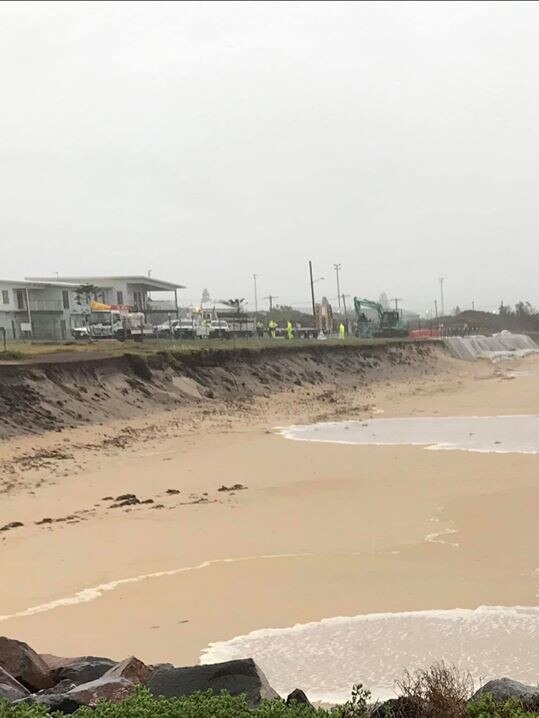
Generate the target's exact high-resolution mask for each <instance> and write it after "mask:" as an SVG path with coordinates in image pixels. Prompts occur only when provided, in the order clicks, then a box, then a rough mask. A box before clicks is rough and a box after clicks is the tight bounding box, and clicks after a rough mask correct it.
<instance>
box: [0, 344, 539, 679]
mask: <svg viewBox="0 0 539 718" xmlns="http://www.w3.org/2000/svg"><path fill="white" fill-rule="evenodd" d="M538 368H539V360H538V359H537V358H536V357H529V358H527V359H524V360H520V361H518V362H511V363H508V364H506V365H504V366H502V367H501V366H499V365H498V366H497V367H493V366H491V365H489V364H487V363H484V362H481V363H477V364H471V363H470V364H468V363H463V362H457V361H456V360H455V361H453V360H447V362H445V363H444V364H443V367H442V368H441V370H440V373H439V374H433V375H432V376H430V377H429V378H422V379H415V380H412V379H410V380H407V381H405V382H393V381H392V380H391V378H390V377H388V379H387V381H385V382H381V383H379V384H378V385H376V386H375V387H371V391H370V392H369V393H368V394H366V392H365V390H364V389H359V390H358V391H357V392H356V393H354V395H353V396H351V395H350V392H348V393H347V395H346V396H345V397H343V396H340V395H339V393H338V391H337V392H335V395H336V396H337V397H338V401H337V402H336V404H335V405H332V406H331V407H329V408H328V407H327V406H326V404H323V403H322V402H321V400H320V398H319V397H318V398H317V396H316V395H309V396H307V394H306V391H305V390H304V389H301V388H298V390H297V391H295V392H293V393H286V394H283V395H280V396H279V397H275V398H273V399H269V400H268V399H259V400H257V401H256V402H255V403H254V404H253V405H252V406H249V407H246V408H245V409H244V410H242V411H241V412H237V411H234V410H229V411H228V413H223V414H221V415H219V416H216V415H214V414H212V413H207V414H204V413H203V412H201V411H200V410H197V411H195V410H193V411H192V412H191V413H190V414H189V413H185V412H184V413H183V414H182V419H181V421H180V430H178V429H177V427H176V430H175V431H174V432H170V431H168V428H169V427H170V426H171V425H172V424H173V422H174V418H175V417H177V414H176V413H174V412H170V413H168V414H163V415H161V416H152V417H151V419H148V420H147V421H146V423H151V424H152V425H153V426H154V427H156V426H157V427H158V429H159V427H160V430H156V431H152V432H151V434H150V435H149V436H148V438H147V439H145V438H144V425H145V422H144V420H139V421H138V422H130V427H131V430H133V431H136V432H139V431H140V432H142V433H140V434H137V437H138V438H137V441H136V442H135V444H131V445H129V446H128V447H126V448H123V449H122V448H121V447H115V446H114V445H112V446H109V447H108V448H107V450H106V453H105V452H103V451H102V450H99V448H92V449H89V448H84V447H85V442H86V443H87V442H88V434H89V433H90V434H95V436H100V437H103V436H105V435H106V434H107V433H108V434H109V435H110V434H113V433H115V432H116V433H117V432H120V431H121V430H122V428H125V427H124V426H123V425H122V424H120V423H119V422H116V423H115V424H114V425H111V426H110V427H99V428H96V429H88V430H86V431H85V430H82V429H77V430H73V431H72V432H69V434H67V433H66V432H65V433H64V434H63V435H62V438H61V439H59V437H58V436H57V435H46V436H43V437H41V438H34V439H29V438H25V439H19V440H13V441H10V442H5V443H4V445H3V447H2V450H1V451H2V453H1V454H0V458H2V459H3V460H4V462H7V464H6V466H7V465H12V464H9V462H13V461H14V460H15V459H16V457H17V455H20V454H24V453H25V452H26V453H27V452H29V451H32V450H34V451H35V450H36V449H43V448H44V447H47V446H49V447H51V446H57V444H58V442H59V441H61V442H62V445H63V446H64V447H66V452H67V453H68V454H69V456H70V457H71V458H69V459H65V460H64V462H65V469H62V468H61V466H62V461H57V462H55V463H54V462H53V463H54V466H53V467H50V466H47V465H39V466H37V467H33V468H30V470H28V471H27V472H26V473H25V474H24V475H25V476H26V479H25V480H26V481H27V488H26V489H23V488H21V486H20V483H19V484H17V485H18V488H17V489H14V490H13V491H10V492H9V493H7V494H4V495H3V496H2V502H1V508H0V526H1V525H4V524H5V523H8V522H11V521H20V522H22V523H23V524H24V526H22V527H18V528H14V529H12V530H9V531H6V532H2V533H0V557H1V564H2V577H3V581H2V583H3V588H2V596H1V603H0V621H1V628H0V631H1V632H2V633H5V634H7V635H11V636H14V637H17V638H20V639H22V640H26V641H28V642H29V643H31V644H32V645H33V646H35V647H36V648H37V649H40V650H41V651H43V652H50V653H55V654H65V655H81V654H96V655H110V656H111V657H117V658H123V657H124V656H126V655H128V654H136V655H138V656H139V657H140V658H142V659H144V660H146V661H172V662H175V663H177V664H187V663H193V662H197V661H198V659H199V656H200V653H201V651H202V650H203V649H204V648H205V647H206V646H207V645H208V644H209V643H212V642H215V641H226V640H228V639H231V638H233V637H234V636H237V635H240V634H245V633H248V632H249V631H252V630H255V629H261V628H266V627H287V626H291V625H293V624H295V623H298V622H300V623H305V622H308V621H318V620H320V619H322V618H324V617H331V616H339V615H345V616H353V615H357V614H363V613H368V612H387V611H410V610H428V609H453V608H456V607H460V608H476V607H478V606H481V605H485V604H486V605H501V606H514V605H527V606H535V605H537V603H538V598H537V594H538V588H539V574H538V573H537V569H538V568H539V556H538V551H537V549H538V547H539V528H538V526H539V525H538V523H537V518H536V514H537V509H536V507H537V505H538V500H539V481H538V475H539V470H538V469H539V456H538V455H532V454H494V453H492V454H490V453H470V452H465V451H425V450H424V448H422V447H419V446H359V445H358V446H353V445H335V444H315V443H308V442H296V441H287V440H286V439H284V438H283V437H281V436H279V435H278V434H276V433H275V432H274V431H272V430H273V429H274V428H275V427H278V426H285V425H288V424H293V423H307V422H309V421H312V420H317V419H320V418H321V419H326V420H331V419H334V418H351V419H356V418H360V419H364V418H369V417H370V418H373V417H375V416H379V415H381V414H379V413H378V412H380V411H383V412H384V413H383V416H385V417H392V416H395V417H398V416H415V417H421V416H465V415H481V416H489V415H499V414H534V413H537V412H538V409H539V399H538V397H539V374H538V372H537V370H538ZM511 377H512V378H511ZM66 439H67V441H66ZM97 443H98V442H97ZM77 446H79V447H83V448H76V447H77ZM45 463H46V462H45ZM59 466H60V468H59ZM63 474H66V475H63ZM19 480H20V476H19V475H17V481H19ZM39 482H41V483H39ZM223 484H224V485H226V486H228V487H229V486H232V485H234V484H242V485H244V486H246V487H247V488H246V489H243V490H238V491H232V492H228V491H226V492H220V491H218V489H219V487H221V486H222V485H223ZM171 489H172V490H173V491H178V490H179V491H180V493H179V494H177V493H166V492H167V490H171ZM30 492H33V493H30ZM125 493H134V494H136V495H137V496H138V497H139V498H140V499H147V498H148V499H149V498H151V499H152V500H153V502H154V503H153V504H143V505H134V506H127V507H119V508H111V506H112V503H113V501H111V499H106V500H104V497H107V496H108V497H116V496H118V495H120V494H125ZM205 494H207V495H205ZM156 504H162V506H163V508H160V509H157V508H155V506H156ZM76 512H85V513H76ZM69 516H72V517H73V518H72V519H69V518H67V517H69ZM43 518H51V519H56V518H67V521H62V522H56V521H54V522H53V523H45V524H41V525H39V526H38V525H35V522H38V521H41V520H42V519H43ZM229 559H233V560H229ZM160 572H171V573H170V575H160V576H153V577H151V576H150V575H151V574H155V573H160ZM123 579H133V580H132V581H131V580H130V581H129V582H124V583H121V582H120V583H119V585H116V586H114V585H110V584H111V582H114V581H119V580H120V581H121V580H123ZM99 586H101V587H102V588H98V589H95V587H99ZM85 589H95V590H91V591H86V592H85V593H84V592H83V593H82V594H81V593H80V592H81V591H84V590H85ZM77 594H79V595H78V597H77ZM72 597H75V598H72ZM64 599H67V604H68V605H62V603H61V602H62V601H64ZM53 602H60V604H58V605H56V607H53V606H52V605H51V604H53ZM65 603H66V601H64V604H65ZM33 607H41V608H39V610H38V611H36V612H34V613H32V611H28V609H32V608H33ZM15 614H19V615H15ZM21 614H22V615H21ZM29 614H31V615H29ZM358 680H361V676H358Z"/></svg>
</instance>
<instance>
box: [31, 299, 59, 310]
mask: <svg viewBox="0 0 539 718" xmlns="http://www.w3.org/2000/svg"><path fill="white" fill-rule="evenodd" d="M62 310H63V306H62V302H61V301H60V300H59V299H31V300H30V311H31V312H61V311H62Z"/></svg>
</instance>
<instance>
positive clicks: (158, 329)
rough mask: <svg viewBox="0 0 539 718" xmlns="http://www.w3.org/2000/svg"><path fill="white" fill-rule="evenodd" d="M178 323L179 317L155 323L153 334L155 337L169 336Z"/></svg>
mask: <svg viewBox="0 0 539 718" xmlns="http://www.w3.org/2000/svg"><path fill="white" fill-rule="evenodd" d="M179 323H180V320H179V319H170V320H169V321H166V322H163V323H162V324H157V325H156V326H155V327H154V328H153V331H154V334H155V336H156V337H171V336H172V335H173V333H174V330H175V328H176V327H177V325H178V324H179Z"/></svg>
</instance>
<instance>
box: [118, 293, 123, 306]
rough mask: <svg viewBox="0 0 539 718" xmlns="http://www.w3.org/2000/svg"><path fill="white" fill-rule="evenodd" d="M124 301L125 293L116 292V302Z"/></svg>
mask: <svg viewBox="0 0 539 718" xmlns="http://www.w3.org/2000/svg"><path fill="white" fill-rule="evenodd" d="M123 303H124V293H123V292H116V304H123Z"/></svg>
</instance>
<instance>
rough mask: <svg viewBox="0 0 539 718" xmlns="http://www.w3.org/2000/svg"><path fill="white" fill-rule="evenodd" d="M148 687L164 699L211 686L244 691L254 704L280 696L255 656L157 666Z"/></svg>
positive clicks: (233, 691) (219, 688)
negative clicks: (176, 665) (223, 660)
mask: <svg viewBox="0 0 539 718" xmlns="http://www.w3.org/2000/svg"><path fill="white" fill-rule="evenodd" d="M148 688H149V689H150V691H151V692H152V693H153V694H154V695H156V696H164V697H165V698H172V697H175V696H188V695H191V694H192V693H196V692H197V691H207V690H208V689H211V690H212V691H214V693H219V692H220V691H222V690H226V691H228V692H229V693H230V694H231V695H233V696H239V695H241V694H242V693H245V695H246V696H247V700H248V701H249V704H250V705H251V706H256V705H257V704H258V703H260V701H261V700H262V699H264V698H266V699H278V698H279V695H278V694H277V693H276V692H275V691H274V690H273V688H272V687H271V686H270V684H269V683H268V680H267V678H266V676H265V675H264V674H263V673H262V671H261V670H260V668H259V667H258V666H257V665H256V663H255V662H254V661H253V659H252V658H246V659H242V660H238V661H226V662H224V663H213V664H209V665H205V666H193V667H189V668H157V669H156V670H155V671H154V673H153V674H152V676H151V678H150V680H149V681H148Z"/></svg>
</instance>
